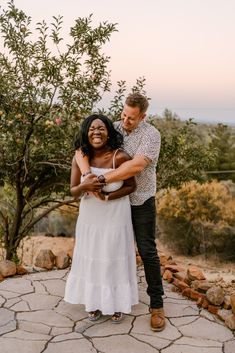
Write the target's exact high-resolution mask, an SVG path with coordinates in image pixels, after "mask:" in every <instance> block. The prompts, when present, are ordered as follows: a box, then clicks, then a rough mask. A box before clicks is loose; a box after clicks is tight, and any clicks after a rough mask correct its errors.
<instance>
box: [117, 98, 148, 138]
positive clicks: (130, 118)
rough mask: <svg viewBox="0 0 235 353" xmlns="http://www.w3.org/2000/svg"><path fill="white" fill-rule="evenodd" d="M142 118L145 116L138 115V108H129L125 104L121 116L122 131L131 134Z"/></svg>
mask: <svg viewBox="0 0 235 353" xmlns="http://www.w3.org/2000/svg"><path fill="white" fill-rule="evenodd" d="M144 117H145V114H143V113H140V109H139V107H130V106H129V105H126V104H125V105H124V108H123V111H122V114H121V120H122V127H123V129H124V130H125V131H126V132H131V131H132V130H134V129H135V128H136V127H137V126H138V125H139V123H140V122H141V121H142V120H143V119H144Z"/></svg>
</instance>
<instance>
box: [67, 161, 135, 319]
mask: <svg viewBox="0 0 235 353" xmlns="http://www.w3.org/2000/svg"><path fill="white" fill-rule="evenodd" d="M91 170H92V172H93V173H94V174H96V175H101V174H104V173H106V172H107V171H109V170H111V169H103V168H95V167H92V168H91ZM122 183H123V182H117V183H111V184H108V185H107V186H106V191H114V190H117V189H119V188H120V187H121V186H122ZM64 300H65V301H66V302H69V303H72V304H84V305H85V308H86V311H88V312H89V311H94V310H97V309H99V310H101V311H102V313H103V314H105V315H112V314H113V313H114V312H119V311H120V312H123V313H130V312H131V306H132V305H134V304H137V303H138V287H137V276H136V256H135V244H134V234H133V228H132V222H131V207H130V201H129V196H124V197H122V198H119V199H116V200H109V201H107V202H105V201H102V200H99V199H97V198H96V197H94V196H91V195H88V196H84V197H83V198H82V199H81V202H80V210H79V216H78V220H77V224H76V241H75V247H74V253H73V261H72V267H71V271H70V273H69V275H68V279H67V282H66V288H65V297H64Z"/></svg>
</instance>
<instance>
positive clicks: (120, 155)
mask: <svg viewBox="0 0 235 353" xmlns="http://www.w3.org/2000/svg"><path fill="white" fill-rule="evenodd" d="M147 108H148V100H147V99H146V97H144V96H143V95H141V94H139V93H133V94H131V95H129V96H128V97H127V99H126V101H125V105H124V108H123V111H122V114H121V120H120V121H118V122H115V123H114V124H113V123H112V122H111V121H110V120H109V119H108V118H107V117H105V116H103V115H98V114H93V115H91V116H89V117H88V118H86V119H85V120H84V122H83V123H82V126H81V129H80V132H79V134H78V137H77V139H76V142H75V148H76V153H75V156H74V158H73V161H72V171H71V185H70V186H71V193H72V195H73V196H75V197H80V198H81V202H80V209H79V216H78V220H77V224H76V241H75V248H74V255H73V261H72V267H71V271H70V273H69V276H68V279H67V283H66V288H65V301H67V302H69V303H72V304H84V305H85V308H86V311H87V312H88V317H89V319H90V320H91V321H95V320H98V319H99V318H100V317H101V315H102V314H104V315H111V321H112V322H113V323H120V322H121V321H122V319H123V314H124V313H126V314H128V313H130V312H131V306H132V305H135V304H137V303H138V287H137V276H136V257H135V241H136V244H137V247H138V252H139V254H140V256H141V259H142V261H143V264H144V270H145V276H146V281H147V293H148V295H149V297H150V313H151V321H150V326H151V329H152V330H153V331H161V330H163V329H164V327H165V317H164V310H163V300H162V295H163V286H162V280H161V272H160V261H159V257H158V254H157V250H156V243H155V228H156V207H155V193H156V163H157V160H158V156H159V151H160V142H161V139H160V133H159V131H158V130H157V129H156V128H154V127H153V126H152V125H150V124H149V123H147V122H146V121H145V116H146V111H147Z"/></svg>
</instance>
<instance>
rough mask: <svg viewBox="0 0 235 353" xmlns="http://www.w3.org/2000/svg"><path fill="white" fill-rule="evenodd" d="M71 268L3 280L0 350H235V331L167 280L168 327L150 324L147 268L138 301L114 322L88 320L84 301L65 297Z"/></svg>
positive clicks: (134, 352) (109, 352)
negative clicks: (156, 329)
mask: <svg viewBox="0 0 235 353" xmlns="http://www.w3.org/2000/svg"><path fill="white" fill-rule="evenodd" d="M67 274H68V270H60V271H50V272H39V273H33V274H29V275H26V276H24V277H22V278H21V277H14V278H8V279H6V280H5V281H3V282H1V283H0V352H1V353H11V352H12V351H17V353H64V352H66V353H88V352H89V353H157V352H159V353H198V352H200V353H234V352H235V333H234V332H232V331H230V330H229V329H228V328H226V327H225V326H224V325H223V323H222V322H221V321H219V320H218V318H216V317H214V316H213V315H212V314H210V313H208V312H207V311H206V310H204V309H199V308H198V307H197V305H196V304H195V302H193V301H190V300H188V299H186V298H184V297H182V296H181V294H179V293H177V292H175V291H174V289H175V287H173V286H172V285H171V284H168V283H165V282H164V289H165V299H164V303H165V304H164V305H165V313H166V322H167V324H166V328H165V330H164V331H162V332H153V331H151V329H150V327H149V320H150V314H149V311H148V302H149V299H148V295H147V294H146V282H145V278H144V271H143V268H141V267H140V268H139V269H138V278H139V296H140V303H139V304H138V305H135V306H134V307H133V310H132V313H131V314H130V315H125V319H124V320H123V322H122V323H120V324H117V325H113V324H112V323H111V321H110V317H109V316H103V317H102V318H101V319H100V320H99V321H97V322H90V321H89V320H88V319H87V313H86V312H85V310H84V307H83V306H82V305H71V304H68V303H65V302H64V301H63V294H64V287H65V281H66V277H67Z"/></svg>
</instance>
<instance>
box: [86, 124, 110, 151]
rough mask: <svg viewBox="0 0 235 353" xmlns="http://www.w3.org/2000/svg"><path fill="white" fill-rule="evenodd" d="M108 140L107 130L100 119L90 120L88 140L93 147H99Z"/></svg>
mask: <svg viewBox="0 0 235 353" xmlns="http://www.w3.org/2000/svg"><path fill="white" fill-rule="evenodd" d="M107 140H108V130H107V128H106V126H105V124H104V123H103V121H102V120H100V119H95V120H93V121H92V123H91V125H90V127H89V130H88V141H89V143H90V145H91V146H92V147H94V148H101V147H103V146H105V145H106V143H107Z"/></svg>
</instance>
